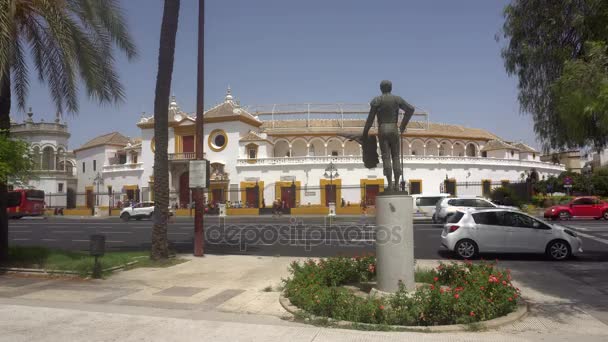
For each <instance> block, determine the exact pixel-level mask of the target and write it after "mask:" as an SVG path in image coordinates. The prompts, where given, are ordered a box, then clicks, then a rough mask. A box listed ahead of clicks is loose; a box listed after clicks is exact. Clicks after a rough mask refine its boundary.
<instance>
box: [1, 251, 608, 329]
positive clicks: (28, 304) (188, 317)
mask: <svg viewBox="0 0 608 342" xmlns="http://www.w3.org/2000/svg"><path fill="white" fill-rule="evenodd" d="M186 257H187V258H189V259H190V261H189V262H187V263H184V264H180V265H176V266H173V267H171V268H167V269H135V270H130V271H126V272H121V273H118V274H116V275H114V276H112V277H110V278H109V279H106V280H66V279H45V278H35V277H23V276H21V277H19V276H12V275H4V276H0V331H2V333H0V341H42V340H44V341H71V340H82V339H85V338H86V340H90V341H142V340H143V341H165V340H178V341H201V340H202V341H286V340H290V341H402V340H416V341H417V340H420V341H546V340H550V341H572V340H575V339H576V340H577V341H606V340H607V339H608V325H607V324H608V320H607V319H606V318H608V317H605V316H603V317H602V316H601V315H598V314H597V312H594V311H593V310H594V309H595V310H598V309H599V308H598V307H597V306H596V307H593V306H590V304H593V302H597V301H598V299H600V296H601V295H602V294H604V297H607V296H605V293H604V292H602V290H601V289H598V288H595V287H594V285H593V284H585V283H584V282H581V281H579V280H577V279H574V278H571V277H568V276H566V275H564V274H563V273H562V272H561V271H560V269H562V268H564V269H567V268H570V267H574V268H578V267H579V265H580V263H576V262H567V263H553V264H545V265H543V267H542V268H540V269H537V268H532V269H531V268H530V267H531V266H532V264H533V262H522V261H509V262H506V263H505V264H503V266H505V267H506V266H508V267H510V268H511V269H512V271H513V275H514V279H515V285H516V286H518V287H519V288H520V289H521V290H522V293H523V296H524V298H526V300H528V301H529V302H530V303H531V304H532V305H531V312H530V314H529V315H528V316H527V317H526V318H524V319H522V320H521V321H518V322H515V323H513V324H509V325H506V326H503V327H501V328H499V329H496V330H491V331H487V332H479V333H472V332H463V333H449V334H440V333H437V334H428V333H414V332H399V333H395V332H365V331H353V330H342V329H328V328H320V327H313V326H309V325H304V324H302V323H298V322H295V321H293V319H292V317H291V316H290V315H289V314H288V313H287V312H285V311H284V310H283V309H282V308H281V307H280V305H279V303H278V297H279V292H278V290H277V287H278V286H279V285H280V283H281V278H283V277H286V276H287V275H288V274H287V266H288V265H289V263H290V262H292V261H294V260H298V259H297V258H290V257H259V256H235V255H211V256H207V257H205V258H193V257H189V256H186ZM437 263H438V262H437V261H434V260H418V266H419V267H434V266H436V265H437ZM585 267H586V269H587V270H595V271H600V270H603V269H604V267H603V263H586V264H585ZM531 270H532V271H531ZM268 286H270V287H271V289H272V291H270V292H266V291H265V288H266V287H268ZM604 290H605V288H604ZM598 311H601V312H600V313H601V314H604V313H605V312H606V311H608V310H606V308H604V309H603V310H598ZM602 321H603V322H602Z"/></svg>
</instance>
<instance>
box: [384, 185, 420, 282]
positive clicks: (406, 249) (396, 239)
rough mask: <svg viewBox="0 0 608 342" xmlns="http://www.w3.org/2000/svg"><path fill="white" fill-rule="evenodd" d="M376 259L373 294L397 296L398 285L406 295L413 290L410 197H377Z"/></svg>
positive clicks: (412, 227) (412, 230) (385, 195)
mask: <svg viewBox="0 0 608 342" xmlns="http://www.w3.org/2000/svg"><path fill="white" fill-rule="evenodd" d="M376 258H377V264H376V272H377V280H378V282H377V287H376V290H378V291H380V292H386V293H391V292H396V291H397V290H398V289H399V282H402V283H403V285H405V288H406V289H407V290H408V291H413V290H415V289H416V283H415V280H414V223H413V200H412V197H411V196H409V195H407V194H405V193H399V192H391V193H383V194H379V195H378V196H377V197H376Z"/></svg>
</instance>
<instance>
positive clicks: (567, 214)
mask: <svg viewBox="0 0 608 342" xmlns="http://www.w3.org/2000/svg"><path fill="white" fill-rule="evenodd" d="M572 217H586V218H590V217H593V218H594V219H596V220H599V219H601V218H604V220H608V203H606V202H602V201H600V200H599V199H598V198H597V197H577V198H575V199H573V200H572V201H571V202H570V203H568V204H560V205H554V206H552V207H551V208H549V209H547V210H546V211H545V218H550V219H552V220H557V219H559V220H569V219H570V218H572Z"/></svg>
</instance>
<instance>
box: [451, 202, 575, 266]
mask: <svg viewBox="0 0 608 342" xmlns="http://www.w3.org/2000/svg"><path fill="white" fill-rule="evenodd" d="M441 244H442V245H443V246H444V247H446V248H447V249H448V250H450V251H453V252H455V253H456V254H457V255H458V256H460V257H461V258H464V259H470V258H473V257H475V256H477V255H478V254H479V253H545V254H547V256H548V257H550V258H551V259H554V260H565V259H568V258H570V257H571V256H575V255H577V254H579V253H581V252H582V251H583V248H582V242H581V240H580V239H579V238H578V237H577V235H576V232H574V231H573V230H571V229H568V228H567V227H565V226H562V225H559V224H554V223H549V222H546V221H541V220H539V219H536V218H534V217H532V216H530V215H527V214H524V213H522V212H519V211H515V210H508V209H485V210H475V209H469V210H463V211H460V210H459V211H457V212H456V213H455V214H453V215H452V216H450V217H449V218H448V222H447V223H446V224H445V226H444V228H443V232H442V233H441Z"/></svg>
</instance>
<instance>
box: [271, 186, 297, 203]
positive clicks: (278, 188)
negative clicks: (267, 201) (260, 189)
mask: <svg viewBox="0 0 608 342" xmlns="http://www.w3.org/2000/svg"><path fill="white" fill-rule="evenodd" d="M293 183H295V184H296V207H297V206H298V205H299V204H300V192H302V191H301V190H302V186H301V184H300V181H295V182H293ZM291 184H292V182H291V181H277V182H275V183H274V196H275V198H273V199H272V200H273V201H274V200H275V199H277V198H280V196H281V188H282V187H290V186H291Z"/></svg>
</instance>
